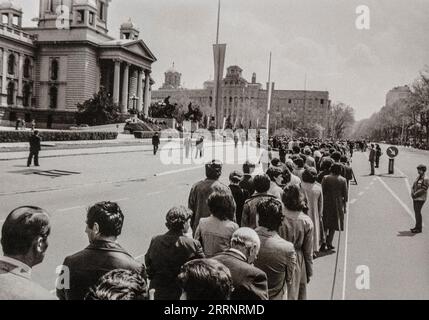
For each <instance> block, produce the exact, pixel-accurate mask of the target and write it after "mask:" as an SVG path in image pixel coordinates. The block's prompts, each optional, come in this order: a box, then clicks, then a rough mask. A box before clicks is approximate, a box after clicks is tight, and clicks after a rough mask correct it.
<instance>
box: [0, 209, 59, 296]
mask: <svg viewBox="0 0 429 320" xmlns="http://www.w3.org/2000/svg"><path fill="white" fill-rule="evenodd" d="M50 231H51V226H50V223H49V216H48V214H47V213H46V212H45V211H44V210H43V209H41V208H38V207H30V206H26V207H19V208H17V209H15V210H13V211H12V212H11V213H10V214H9V215H8V217H7V218H6V220H5V222H4V224H3V227H2V231H1V245H2V247H3V253H4V256H0V300H54V299H55V297H54V296H53V295H51V294H50V293H49V292H48V291H47V290H46V289H44V288H42V287H41V286H39V285H38V284H36V283H34V282H33V281H32V280H31V270H32V268H33V267H34V266H35V265H38V264H40V263H42V261H43V259H44V258H45V253H46V250H47V249H48V236H49V234H50Z"/></svg>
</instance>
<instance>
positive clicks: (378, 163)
mask: <svg viewBox="0 0 429 320" xmlns="http://www.w3.org/2000/svg"><path fill="white" fill-rule="evenodd" d="M379 166H380V158H375V167H376V168H378V167H379Z"/></svg>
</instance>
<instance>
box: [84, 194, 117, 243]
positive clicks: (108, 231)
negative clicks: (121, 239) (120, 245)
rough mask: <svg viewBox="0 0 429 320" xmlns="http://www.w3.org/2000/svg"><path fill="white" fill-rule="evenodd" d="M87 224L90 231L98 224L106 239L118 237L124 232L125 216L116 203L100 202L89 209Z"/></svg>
mask: <svg viewBox="0 0 429 320" xmlns="http://www.w3.org/2000/svg"><path fill="white" fill-rule="evenodd" d="M86 223H87V225H88V227H89V228H90V229H92V228H93V227H94V224H95V223H97V224H98V226H99V231H100V234H101V235H102V236H104V237H117V236H119V235H120V234H121V232H122V226H123V224H124V214H123V213H122V210H121V208H120V207H119V205H118V204H117V203H115V202H110V201H104V202H99V203H96V204H95V205H93V206H92V207H90V208H89V209H88V213H87V220H86Z"/></svg>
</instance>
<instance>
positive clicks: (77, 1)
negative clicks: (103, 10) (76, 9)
mask: <svg viewBox="0 0 429 320" xmlns="http://www.w3.org/2000/svg"><path fill="white" fill-rule="evenodd" d="M74 5H75V6H90V7H92V8H94V9H97V2H96V0H74Z"/></svg>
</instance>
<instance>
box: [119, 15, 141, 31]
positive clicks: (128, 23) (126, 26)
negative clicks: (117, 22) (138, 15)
mask: <svg viewBox="0 0 429 320" xmlns="http://www.w3.org/2000/svg"><path fill="white" fill-rule="evenodd" d="M121 29H137V27H136V26H135V25H134V23H133V22H132V21H131V18H129V19H128V21H126V22H124V23H122V24H121Z"/></svg>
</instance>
